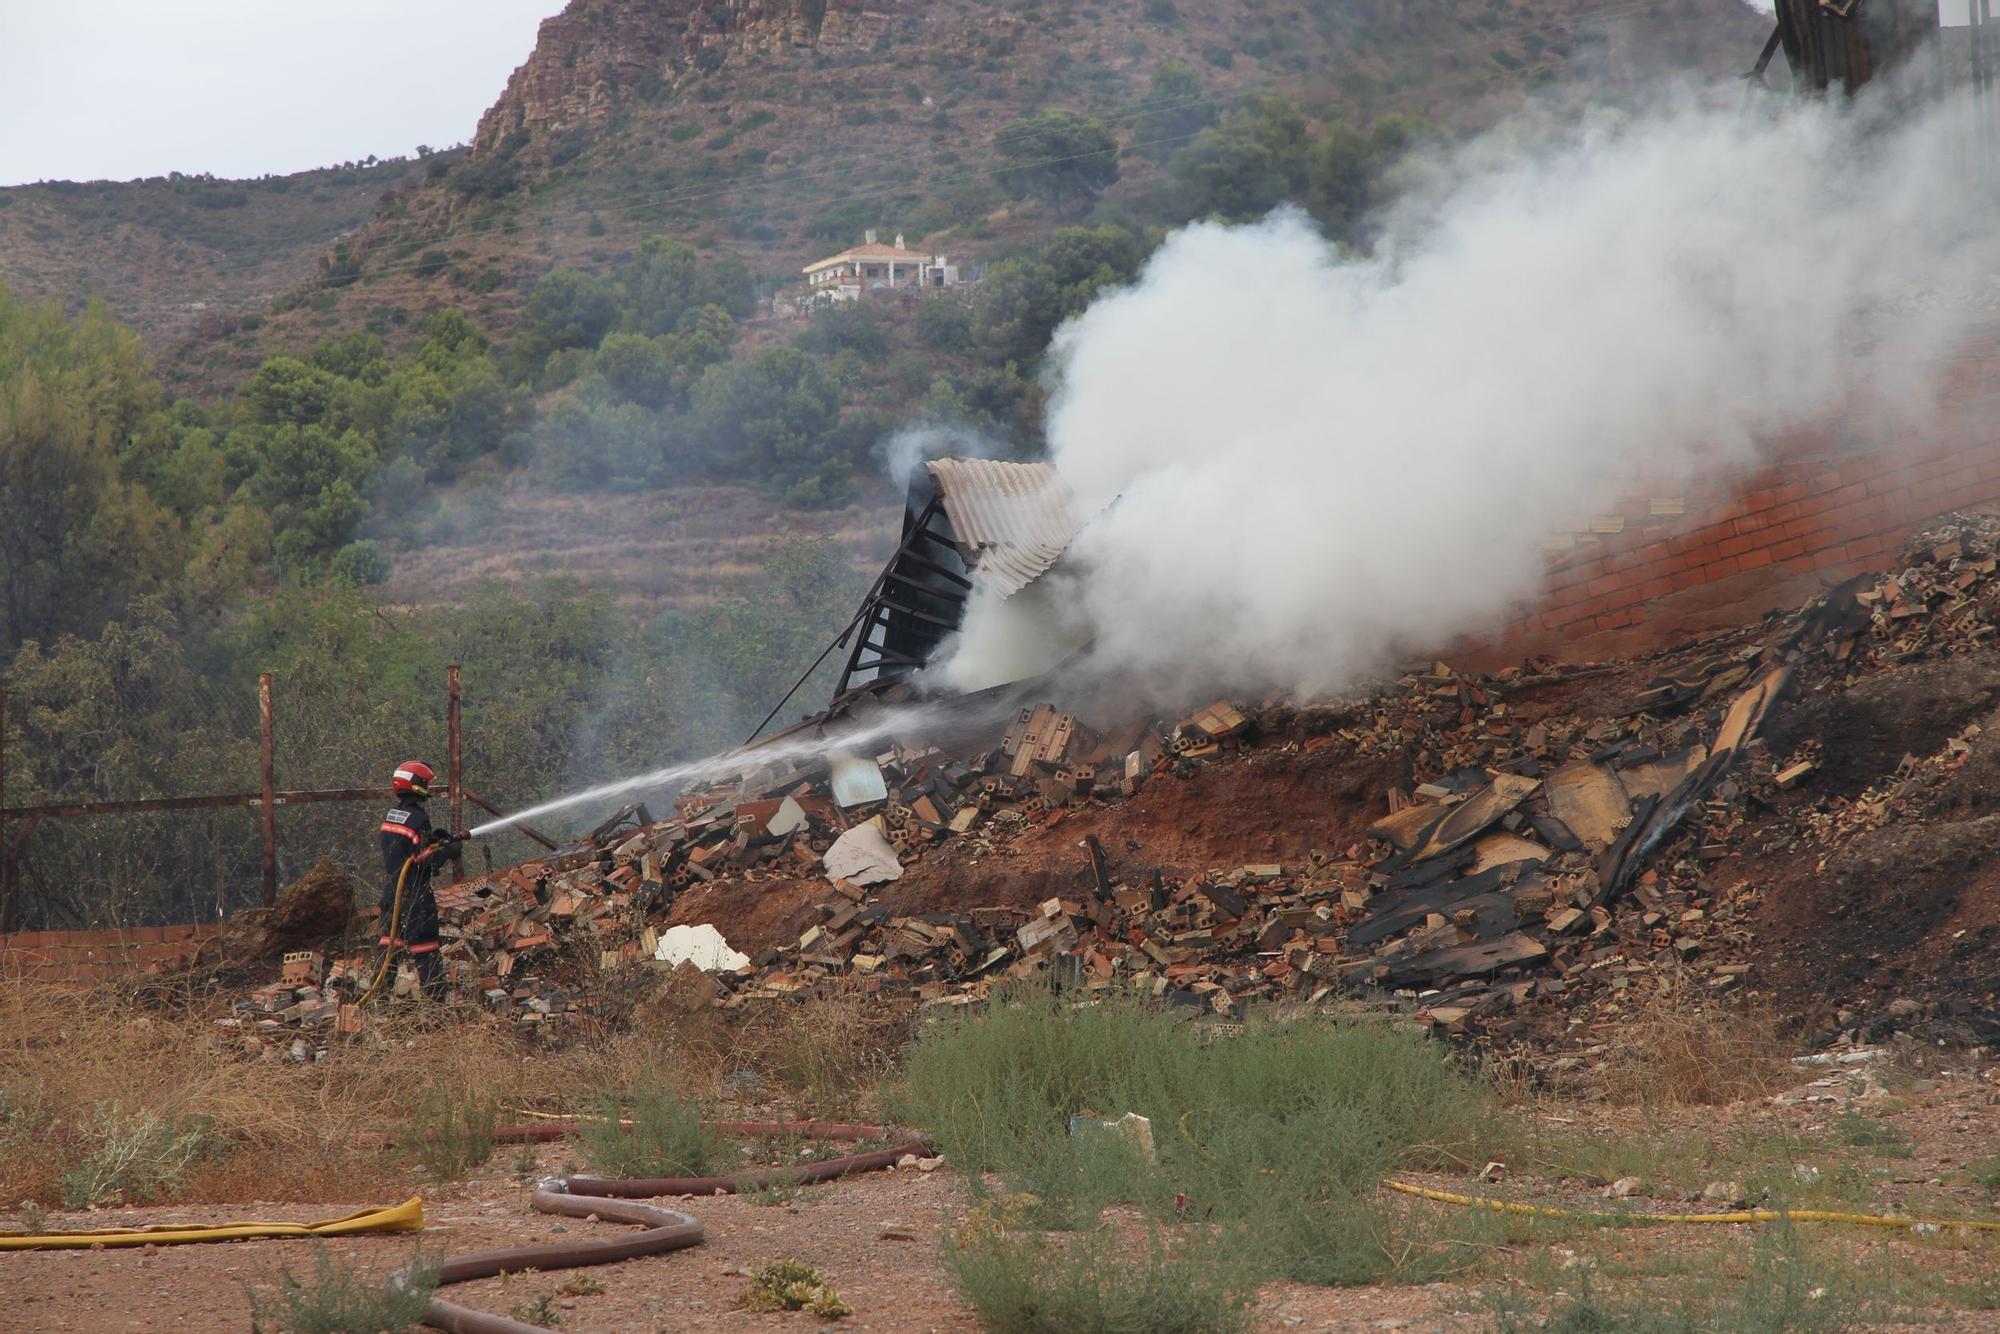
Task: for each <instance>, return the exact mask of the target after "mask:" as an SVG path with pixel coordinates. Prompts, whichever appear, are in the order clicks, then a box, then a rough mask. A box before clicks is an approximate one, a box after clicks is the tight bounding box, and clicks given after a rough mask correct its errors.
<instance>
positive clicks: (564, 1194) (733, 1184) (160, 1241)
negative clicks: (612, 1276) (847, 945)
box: [0, 1121, 931, 1334]
mask: <svg viewBox="0 0 2000 1334" xmlns="http://www.w3.org/2000/svg"><path fill="white" fill-rule="evenodd" d="M581 1124H582V1123H581V1122H576V1121H553V1122H548V1123H544V1124H540V1125H518V1126H501V1127H497V1128H496V1129H495V1130H494V1132H493V1142H494V1143H496V1144H537V1143H548V1142H550V1141H553V1140H558V1139H562V1138H564V1137H566V1136H568V1135H571V1134H574V1133H575V1132H576V1131H577V1130H578V1129H579V1128H580V1126H581ZM703 1124H704V1125H705V1126H706V1127H707V1128H709V1129H711V1130H716V1131H719V1132H721V1133H723V1134H729V1135H737V1136H757V1137H770V1136H779V1135H805V1136H810V1137H812V1138H815V1139H848V1140H871V1139H886V1138H888V1137H889V1136H891V1135H892V1134H894V1133H895V1131H894V1129H893V1127H889V1126H869V1125H848V1124H844V1123H837V1122H827V1121H713V1122H704V1123H703ZM930 1147H931V1145H930V1141H929V1140H928V1139H926V1138H924V1137H923V1136H921V1135H913V1136H910V1137H909V1138H907V1139H905V1140H903V1142H901V1143H899V1144H896V1145H893V1146H891V1147H889V1148H885V1149H875V1150H871V1151H869V1152H867V1153H857V1154H848V1155H846V1156H844V1157H840V1158H828V1159H825V1160H823V1161H821V1162H815V1163H800V1164H798V1165H796V1166H792V1167H779V1168H770V1169H767V1170H764V1171H756V1172H739V1173H736V1174H734V1175H728V1176H708V1177H653V1178H624V1177H570V1178H568V1179H557V1180H553V1181H546V1182H544V1183H542V1185H541V1186H540V1187H538V1188H537V1189H536V1191H535V1192H534V1194H533V1195H532V1196H530V1197H529V1206H530V1207H531V1208H533V1209H534V1210H535V1211H536V1212H538V1213H546V1214H560V1215H562V1216H564V1217H567V1218H595V1219H597V1220H599V1221H601V1222H609V1223H624V1224H628V1225H631V1226H635V1227H638V1228H641V1229H643V1230H642V1231H639V1232H635V1233H627V1234H626V1235H623V1236H618V1237H606V1238H603V1239H601V1240H598V1241H575V1242H561V1243H551V1244H544V1245H536V1246H508V1247H502V1248H499V1249H497V1250H490V1251H476V1252H474V1253H473V1254H471V1255H461V1256H457V1257H454V1258H451V1259H447V1260H445V1261H443V1262H442V1263H441V1264H440V1265H439V1266H438V1271H437V1284H438V1286H439V1287H445V1286H448V1285H450V1284H453V1283H468V1282H471V1281H472V1280H474V1279H481V1278H491V1277H493V1276H494V1275H496V1274H503V1273H504V1274H516V1273H522V1272H525V1271H528V1270H546V1269H575V1268H580V1267H583V1266H586V1265H603V1264H616V1263H618V1262H619V1261H621V1260H631V1259H636V1258H638V1257H640V1256H646V1255H664V1254H666V1253H668V1252H670V1251H678V1250H685V1249H686V1248H687V1247H690V1246H698V1245H700V1244H701V1242H702V1238H703V1233H702V1226H701V1222H700V1220H698V1219H696V1218H695V1217H693V1216H692V1215H690V1214H685V1213H682V1212H681V1211H680V1210H678V1209H668V1208H664V1207H662V1206H659V1205H652V1204H638V1203H634V1202H633V1201H635V1200H639V1199H645V1198H650V1197H655V1196H663V1195H668V1196H679V1195H687V1196H693V1195H730V1194H735V1193H737V1192H739V1191H743V1190H757V1189H763V1188H767V1187H771V1186H791V1185H811V1184H815V1183H818V1182H823V1181H835V1180H838V1179H840V1178H842V1177H846V1176H852V1175H854V1174H856V1173H859V1172H879V1171H882V1170H884V1169H886V1168H890V1167H894V1166H895V1165H896V1164H897V1163H898V1162H899V1161H901V1159H902V1158H903V1157H904V1155H906V1154H911V1153H928V1152H929V1151H930ZM423 1225H424V1224H423V1201H422V1199H421V1198H412V1199H410V1200H408V1201H406V1202H404V1203H403V1204H400V1205H397V1206H395V1207H394V1208H390V1209H369V1210H364V1211H362V1212H360V1213H356V1214H351V1215H349V1216H347V1217H346V1218H340V1219H333V1220H330V1221H327V1222H323V1223H224V1224H216V1225H212V1226H211V1225H203V1224H183V1223H172V1224H163V1225H159V1226H155V1227H145V1228H113V1229H99V1230H93V1231H78V1232H50V1233H39V1234H0V1250H57V1249H72V1250H74V1249H89V1248H93V1247H100V1246H168V1245H175V1244H179V1243H186V1242H201V1241H234V1240H243V1239H249V1238H256V1237H336V1236H355V1235H360V1234H363V1233H374V1232H414V1231H418V1230H421V1229H422V1227H423ZM412 1273H413V1271H412V1270H411V1269H402V1270H398V1271H397V1272H396V1273H395V1274H394V1275H392V1276H391V1279H390V1281H391V1282H392V1283H396V1284H405V1283H408V1282H409V1281H410V1279H411V1277H412ZM424 1323H425V1324H427V1325H431V1326H433V1327H435V1328H437V1329H442V1330H447V1331H451V1334H548V1332H547V1331H546V1330H544V1329H543V1328H542V1327H541V1326H539V1325H528V1324H523V1323H522V1322H520V1321H518V1320H511V1319H509V1318H507V1317H505V1316H498V1315H492V1314H490V1313H488V1312H484V1311H475V1310H473V1309H472V1308H470V1307H466V1306H460V1305H458V1304H457V1303H455V1302H448V1301H446V1300H444V1299H443V1298H441V1297H432V1298H431V1300H430V1306H429V1308H428V1310H427V1311H426V1313H425V1316H424Z"/></svg>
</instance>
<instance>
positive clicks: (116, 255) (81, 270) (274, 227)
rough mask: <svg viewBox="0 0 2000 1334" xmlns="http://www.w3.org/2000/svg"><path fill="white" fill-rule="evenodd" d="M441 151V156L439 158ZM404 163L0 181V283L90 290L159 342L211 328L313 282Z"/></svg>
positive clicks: (61, 295)
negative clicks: (231, 177) (259, 174)
mask: <svg viewBox="0 0 2000 1334" xmlns="http://www.w3.org/2000/svg"><path fill="white" fill-rule="evenodd" d="M448 160H449V159H447V158H444V157H442V156H440V159H439V161H440V165H442V163H443V162H444V161H448ZM417 169H418V168H417V164H416V163H413V162H409V161H394V162H380V163H375V164H373V165H369V166H345V167H329V168H325V169H323V170H319V171H305V172H299V173H297V174H296V175H291V176H267V177H264V178H262V179H261V180H249V181H221V180H215V179H212V178H208V177H194V176H173V177H151V178H148V179H146V180H137V181H44V182H42V183H40V184H37V185H20V186H14V187H11V188H7V189H0V281H4V282H5V283H6V284H7V285H8V286H9V287H11V288H12V289H13V290H14V292H15V293H16V294H17V295H19V296H22V297H25V298H28V299H30V300H35V301H48V300H53V301H58V302H61V303H62V304H63V305H64V306H65V307H69V308H72V309H74V308H76V307H79V306H81V305H82V304H83V303H84V302H85V301H87V300H89V299H90V298H92V297H97V298H100V299H101V300H103V301H104V302H106V303H107V304H108V305H109V306H110V307H111V309H112V310H113V311H114V312H115V313H116V314H117V316H118V318H119V319H120V320H122V321H123V322H125V323H126V324H129V325H131V326H132V327H133V328H134V329H136V330H138V331H139V333H140V334H142V335H143V336H145V337H146V339H147V340H148V341H149V342H151V343H153V344H154V345H155V346H163V345H166V344H169V343H172V342H176V341H180V340H184V339H188V338H194V339H204V338H213V337H217V336H219V335H220V334H221V333H222V331H223V330H224V329H225V327H227V326H228V325H229V324H230V323H232V322H234V321H240V320H242V319H243V318H244V317H246V316H249V315H253V314H255V313H256V312H257V311H259V310H261V309H262V308H263V307H264V306H265V305H266V304H267V303H269V302H270V301H271V300H272V298H274V297H276V296H278V295H279V294H281V293H283V292H286V291H289V290H291V289H293V288H296V287H297V286H298V285H299V284H300V283H304V282H309V281H311V280H312V279H313V277H314V276H315V274H316V272H317V270H318V266H319V262H320V257H321V256H322V255H324V254H325V253H326V251H327V249H328V247H330V246H332V245H333V244H335V243H336V242H337V241H338V240H339V239H340V238H341V237H342V236H343V235H345V234H346V233H348V232H350V231H353V230H354V229H355V228H357V227H360V226H361V225H362V224H364V223H366V222H367V221H368V220H369V219H371V218H372V217H374V216H375V211H376V208H377V206H378V205H379V204H380V203H381V200H382V196H383V195H384V194H385V193H386V192H387V191H388V190H389V189H390V188H391V187H393V186H395V185H397V184H399V183H401V182H403V181H404V180H406V179H407V178H409V176H410V175H411V174H412V173H414V172H415V171H416V170H417Z"/></svg>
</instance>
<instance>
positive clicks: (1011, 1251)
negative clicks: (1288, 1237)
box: [946, 1230, 1257, 1334]
mask: <svg viewBox="0 0 2000 1334" xmlns="http://www.w3.org/2000/svg"><path fill="white" fill-rule="evenodd" d="M1216 1242H1217V1239H1215V1238H1204V1244H1203V1245H1202V1246H1200V1247H1193V1246H1190V1247H1188V1250H1187V1253H1185V1254H1175V1253H1172V1252H1170V1251H1169V1250H1168V1249H1167V1248H1166V1246H1165V1244H1164V1243H1163V1242H1162V1240H1161V1237H1160V1235H1159V1233H1158V1232H1157V1231H1155V1232H1154V1233H1153V1235H1152V1237H1151V1239H1150V1241H1149V1243H1148V1245H1147V1246H1146V1248H1145V1249H1144V1250H1143V1251H1137V1250H1135V1249H1133V1248H1130V1247H1127V1246H1124V1245H1121V1244H1120V1243H1119V1242H1118V1240H1117V1239H1116V1238H1114V1237H1112V1236H1110V1235H1108V1234H1107V1233H1106V1232H1104V1231H1099V1230H1092V1231H1090V1232H1087V1233H1082V1234H1078V1235H1075V1236H1069V1237H1049V1236H1046V1235H1044V1234H1041V1233H1034V1232H1029V1233H1021V1232H1009V1231H1005V1230H990V1231H987V1232H985V1233H984V1234H983V1235H981V1236H979V1237H977V1238H974V1239H971V1240H969V1241H966V1242H964V1243H961V1244H959V1245H955V1246H953V1247H951V1248H950V1249H949V1250H948V1251H947V1253H946V1262H947V1264H948V1265H949V1266H950V1268H951V1272H952V1275H953V1277H954V1278H956V1279H957V1280H958V1285H959V1287H960V1289H961V1290H962V1291H963V1292H964V1293H965V1296H966V1299H967V1300H968V1301H970V1302H971V1303H972V1305H973V1308H974V1309H975V1310H977V1311H978V1312H979V1320H980V1323H981V1324H982V1325H983V1326H984V1327H985V1328H987V1329H988V1330H992V1331H995V1334H1223V1332H1226V1331H1230V1330H1240V1329H1246V1328H1248V1327H1249V1307H1250V1302H1251V1300H1252V1298H1254V1296H1255V1295H1256V1287H1257V1285H1256V1278H1255V1274H1254V1271H1253V1270H1252V1269H1251V1268H1250V1267H1248V1266H1247V1265H1245V1264H1244V1263H1243V1262H1242V1260H1241V1259H1240V1258H1239V1257H1237V1256H1235V1255H1232V1254H1231V1253H1230V1252H1231V1250H1232V1247H1230V1246H1229V1245H1226V1244H1216Z"/></svg>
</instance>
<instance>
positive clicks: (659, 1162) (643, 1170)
mask: <svg viewBox="0 0 2000 1334" xmlns="http://www.w3.org/2000/svg"><path fill="white" fill-rule="evenodd" d="M582 1139H583V1159H584V1161H585V1162H587V1163H589V1164H590V1166H591V1167H592V1168H594V1169H595V1170H597V1171H599V1172H603V1173H604V1174H606V1175H607V1176H625V1177H705V1176H715V1175H717V1174H719V1173H721V1172H723V1171H725V1170H727V1169H728V1167H729V1166H730V1165H731V1157H730V1152H729V1145H728V1143H727V1142H726V1141H725V1140H724V1139H723V1138H722V1136H721V1135H719V1134H717V1133H716V1132H715V1131H713V1130H710V1129H709V1128H708V1127H706V1126H704V1125H702V1123H701V1107H700V1106H699V1105H698V1104H697V1103H695V1102H694V1101H693V1100H692V1099H688V1098H683V1097H681V1096H680V1094H678V1093H676V1092H675V1091H674V1090H672V1089H670V1088H658V1089H652V1090H649V1091H647V1092H645V1093H642V1094H640V1095H639V1096H638V1097H637V1098H635V1099H634V1100H633V1104H632V1115H631V1117H630V1119H629V1121H628V1120H626V1119H625V1118H624V1110H623V1108H621V1107H620V1106H619V1103H618V1100H617V1099H616V1098H613V1097H606V1098H604V1099H601V1100H600V1101H599V1103H598V1115H597V1117H596V1119H594V1120H592V1121H588V1122H586V1123H585V1125H584V1130H583V1136H582Z"/></svg>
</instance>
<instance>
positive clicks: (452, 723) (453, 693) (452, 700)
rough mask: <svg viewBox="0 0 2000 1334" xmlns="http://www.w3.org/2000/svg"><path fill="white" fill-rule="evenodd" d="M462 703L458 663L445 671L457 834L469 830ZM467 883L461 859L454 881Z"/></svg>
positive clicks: (449, 780)
mask: <svg viewBox="0 0 2000 1334" xmlns="http://www.w3.org/2000/svg"><path fill="white" fill-rule="evenodd" d="M458 700H459V694H458V664H457V663H455V662H454V663H452V664H451V665H450V666H448V667H446V668H445V669H444V732H445V737H444V764H445V788H446V794H447V795H448V796H449V798H450V801H451V830H452V832H453V833H457V832H458V831H459V830H461V829H463V828H465V774H464V771H463V770H462V769H461V768H460V750H459V730H458ZM463 879H465V862H464V861H463V860H462V859H461V860H459V861H455V862H453V863H452V864H451V881H452V883H453V884H457V883H458V882H459V881H461V880H463Z"/></svg>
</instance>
